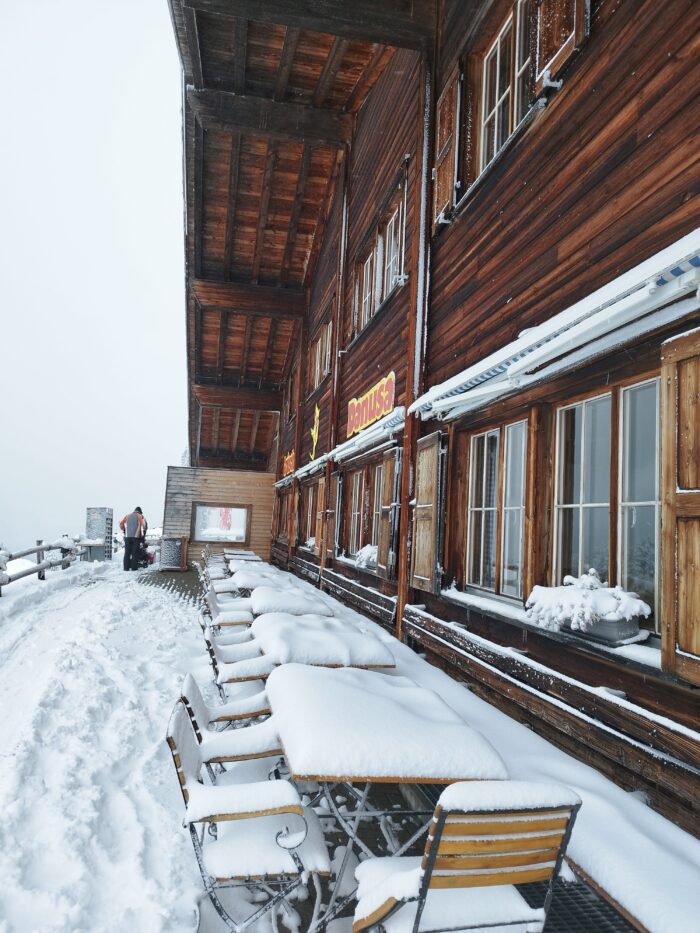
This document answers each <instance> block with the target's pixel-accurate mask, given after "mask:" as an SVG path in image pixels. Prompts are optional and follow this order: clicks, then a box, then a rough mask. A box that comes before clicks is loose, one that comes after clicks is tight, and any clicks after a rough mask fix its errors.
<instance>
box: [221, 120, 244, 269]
mask: <svg viewBox="0 0 700 933" xmlns="http://www.w3.org/2000/svg"><path fill="white" fill-rule="evenodd" d="M240 164H241V135H240V133H234V134H233V137H232V139H231V156H230V162H229V171H228V204H227V208H226V229H225V232H224V270H223V271H224V279H228V278H230V276H231V263H232V261H233V235H234V232H235V229H236V200H237V198H238V172H239V169H240Z"/></svg>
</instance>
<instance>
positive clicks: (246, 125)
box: [187, 88, 352, 148]
mask: <svg viewBox="0 0 700 933" xmlns="http://www.w3.org/2000/svg"><path fill="white" fill-rule="evenodd" d="M187 103H188V104H189V106H190V107H191V108H192V111H193V112H194V114H195V116H196V117H197V119H198V121H199V122H200V123H201V124H202V126H204V127H205V128H208V129H215V130H220V131H223V132H228V133H233V132H236V131H240V132H251V133H254V134H255V135H256V136H269V137H272V138H274V139H280V140H295V141H306V142H313V143H316V144H318V145H321V146H329V147H332V148H339V147H341V146H344V145H345V144H346V143H347V142H349V140H350V137H351V134H352V117H351V116H350V115H349V114H345V113H336V112H334V111H332V110H324V109H322V108H320V107H310V106H308V104H298V103H292V102H281V101H276V100H269V99H268V98H264V97H248V96H244V95H238V94H232V93H231V92H230V91H212V90H202V89H200V90H198V89H196V88H187Z"/></svg>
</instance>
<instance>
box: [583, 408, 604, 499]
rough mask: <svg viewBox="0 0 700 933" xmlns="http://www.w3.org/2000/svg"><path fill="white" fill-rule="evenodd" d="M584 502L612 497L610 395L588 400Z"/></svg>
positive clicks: (584, 448) (584, 449)
mask: <svg viewBox="0 0 700 933" xmlns="http://www.w3.org/2000/svg"><path fill="white" fill-rule="evenodd" d="M583 457H584V464H585V467H584V477H583V501H584V502H609V501H610V397H609V396H606V397H605V398H597V399H592V400H591V401H590V402H586V414H585V428H584V440H583Z"/></svg>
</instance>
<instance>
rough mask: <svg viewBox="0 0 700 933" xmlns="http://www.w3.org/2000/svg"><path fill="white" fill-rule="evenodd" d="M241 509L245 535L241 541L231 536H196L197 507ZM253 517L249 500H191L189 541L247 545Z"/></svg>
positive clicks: (194, 542)
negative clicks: (213, 537)
mask: <svg viewBox="0 0 700 933" xmlns="http://www.w3.org/2000/svg"><path fill="white" fill-rule="evenodd" d="M199 508H205V509H241V510H242V511H244V512H245V537H244V539H243V541H234V540H233V539H232V538H228V539H227V538H222V539H220V540H212V539H211V538H197V537H196V535H195V531H196V528H197V509H199ZM252 517H253V506H252V504H251V503H250V502H220V501H218V500H206V501H204V500H201V499H197V500H194V501H193V502H192V509H191V514H190V541H191V542H192V543H193V544H235V545H240V546H241V547H247V546H248V545H249V544H250V531H251V528H250V526H251V524H252Z"/></svg>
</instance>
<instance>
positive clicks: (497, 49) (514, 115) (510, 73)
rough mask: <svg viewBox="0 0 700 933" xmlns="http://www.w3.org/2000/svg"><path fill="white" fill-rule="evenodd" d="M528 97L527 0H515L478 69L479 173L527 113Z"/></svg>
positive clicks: (528, 29)
mask: <svg viewBox="0 0 700 933" xmlns="http://www.w3.org/2000/svg"><path fill="white" fill-rule="evenodd" d="M529 97H530V0H518V2H517V3H516V4H515V6H514V7H513V10H512V11H511V13H510V15H509V16H508V18H507V19H506V21H505V23H504V24H503V26H502V27H501V29H500V31H499V33H498V35H497V37H496V40H495V41H494V43H493V45H492V46H491V48H490V49H489V51H488V52H487V53H486V55H485V57H484V62H483V66H482V74H481V121H480V123H481V144H480V152H481V155H480V160H479V161H480V168H481V170H482V171H483V169H484V168H486V166H487V165H488V164H489V162H490V161H491V160H492V159H493V158H494V156H495V155H496V154H497V153H498V152H499V150H500V149H502V148H503V145H504V143H505V141H506V140H507V139H508V137H509V136H510V135H511V133H512V132H513V130H514V129H515V128H516V126H518V124H519V123H520V121H521V120H522V119H523V117H524V116H525V114H526V113H527V111H528V108H529Z"/></svg>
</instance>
